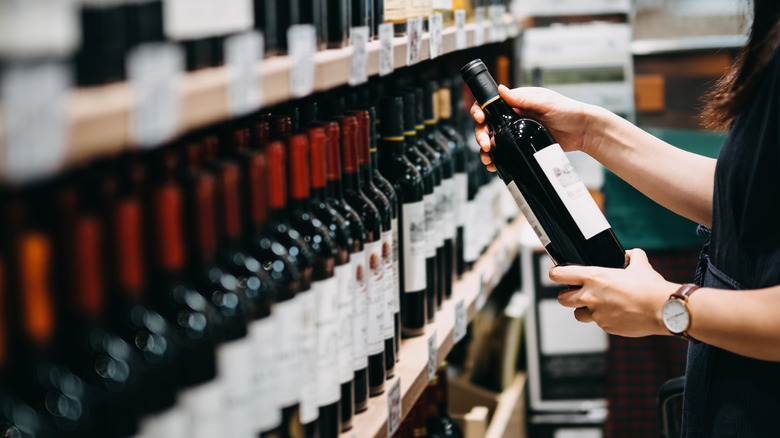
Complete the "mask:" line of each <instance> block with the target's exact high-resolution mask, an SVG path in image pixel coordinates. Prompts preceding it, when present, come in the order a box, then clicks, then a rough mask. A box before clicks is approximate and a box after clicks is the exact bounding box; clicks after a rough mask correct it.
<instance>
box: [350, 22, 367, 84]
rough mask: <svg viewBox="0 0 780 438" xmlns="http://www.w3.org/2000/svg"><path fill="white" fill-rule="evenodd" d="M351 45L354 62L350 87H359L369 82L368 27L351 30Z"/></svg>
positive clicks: (351, 67) (351, 69)
mask: <svg viewBox="0 0 780 438" xmlns="http://www.w3.org/2000/svg"><path fill="white" fill-rule="evenodd" d="M349 44H350V46H352V62H351V63H350V69H349V85H359V84H362V83H365V82H366V81H367V80H368V76H367V75H366V66H367V65H368V27H367V26H360V27H353V28H351V29H350V30H349Z"/></svg>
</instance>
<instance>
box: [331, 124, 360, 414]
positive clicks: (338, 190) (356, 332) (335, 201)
mask: <svg viewBox="0 0 780 438" xmlns="http://www.w3.org/2000/svg"><path fill="white" fill-rule="evenodd" d="M324 128H325V132H326V135H327V141H326V144H325V151H326V160H325V161H326V165H327V178H328V183H327V187H326V190H327V194H326V199H327V201H328V202H329V203H330V205H332V206H333V208H335V209H336V211H338V212H339V213H340V214H341V215H342V216H344V219H345V220H346V221H347V223H348V226H349V230H350V234H351V235H352V247H351V248H350V252H349V253H350V257H349V261H350V273H351V274H350V275H351V281H350V284H351V294H352V298H351V302H352V323H353V326H352V329H351V332H352V355H353V356H352V368H353V371H354V387H355V388H354V410H355V413H358V412H362V411H365V410H366V409H367V408H368V396H369V388H368V355H367V354H366V330H367V327H366V323H367V320H366V318H365V312H366V309H367V307H368V304H367V302H366V301H365V300H366V299H367V295H368V290H367V285H366V282H365V276H364V272H365V264H366V252H365V225H364V224H363V219H362V218H361V217H360V214H359V213H358V212H357V211H356V210H355V209H354V208H352V206H351V205H349V203H347V201H346V200H345V199H344V189H343V183H342V181H341V129H340V128H339V124H338V122H328V123H326V124H325V126H324Z"/></svg>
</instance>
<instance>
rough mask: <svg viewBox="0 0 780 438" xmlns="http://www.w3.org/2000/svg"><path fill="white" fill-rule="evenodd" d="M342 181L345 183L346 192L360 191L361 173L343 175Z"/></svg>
mask: <svg viewBox="0 0 780 438" xmlns="http://www.w3.org/2000/svg"><path fill="white" fill-rule="evenodd" d="M341 180H342V181H343V183H344V189H346V190H355V191H356V190H360V182H361V178H360V172H350V173H343V174H342V175H341Z"/></svg>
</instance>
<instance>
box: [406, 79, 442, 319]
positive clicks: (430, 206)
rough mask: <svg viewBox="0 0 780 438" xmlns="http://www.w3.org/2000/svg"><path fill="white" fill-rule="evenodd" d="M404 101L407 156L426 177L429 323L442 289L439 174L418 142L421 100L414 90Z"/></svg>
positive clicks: (426, 251) (426, 261) (426, 265)
mask: <svg viewBox="0 0 780 438" xmlns="http://www.w3.org/2000/svg"><path fill="white" fill-rule="evenodd" d="M403 102H404V111H403V115H404V119H403V120H404V138H405V144H406V157H407V158H408V159H409V161H411V162H412V164H414V166H415V167H416V168H417V171H418V172H420V175H421V176H422V179H423V187H424V190H425V192H424V193H425V194H424V196H423V203H424V206H425V277H426V281H425V316H426V319H427V321H428V322H430V321H432V320H433V317H434V315H435V313H436V291H437V288H438V283H437V279H438V272H439V269H438V268H439V267H438V259H437V257H436V245H437V243H438V239H437V237H436V236H437V233H436V221H435V218H436V205H437V198H436V195H437V194H438V193H436V192H435V187H436V179H435V178H436V177H435V172H434V169H433V166H432V165H431V162H430V161H429V160H428V158H427V157H426V156H425V154H424V153H423V152H421V151H420V150H419V148H418V147H417V146H418V142H417V99H416V97H415V95H414V92H413V91H408V92H406V93H404V94H403Z"/></svg>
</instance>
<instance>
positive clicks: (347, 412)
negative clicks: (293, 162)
mask: <svg viewBox="0 0 780 438" xmlns="http://www.w3.org/2000/svg"><path fill="white" fill-rule="evenodd" d="M315 108H316V107H315ZM314 118H315V119H316V116H314ZM308 136H309V144H310V147H311V150H310V154H309V157H310V165H311V192H310V196H309V199H310V202H311V209H312V213H314V215H315V216H316V217H317V218H318V219H320V220H321V221H322V223H323V224H324V225H325V227H326V228H327V229H328V231H329V233H330V236H331V240H332V241H333V242H334V244H335V245H336V266H335V268H334V274H335V276H336V281H337V283H338V286H337V290H338V297H337V306H338V307H337V309H336V310H335V311H334V312H333V316H334V317H336V318H337V327H336V338H337V339H338V341H337V374H338V381H339V383H340V385H341V398H340V400H339V406H340V407H339V410H340V412H341V430H342V431H345V430H348V429H350V428H351V427H352V417H353V416H354V414H355V406H354V398H355V387H354V374H355V373H354V369H353V352H352V341H353V339H352V338H353V335H352V329H353V328H354V322H353V321H352V300H353V280H352V269H351V265H350V252H351V250H352V248H353V245H354V243H353V239H352V233H351V231H350V228H349V226H350V223H349V221H348V220H347V219H345V218H344V216H342V215H341V214H340V213H339V212H338V211H336V209H335V208H333V207H332V206H331V205H330V203H329V202H328V201H327V200H326V198H325V190H326V186H327V179H326V177H325V174H326V164H325V161H326V160H325V143H326V141H327V134H326V132H325V128H324V127H323V126H315V127H311V128H309V129H308ZM320 347H323V348H331V347H330V346H329V344H325V345H323V344H320Z"/></svg>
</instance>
